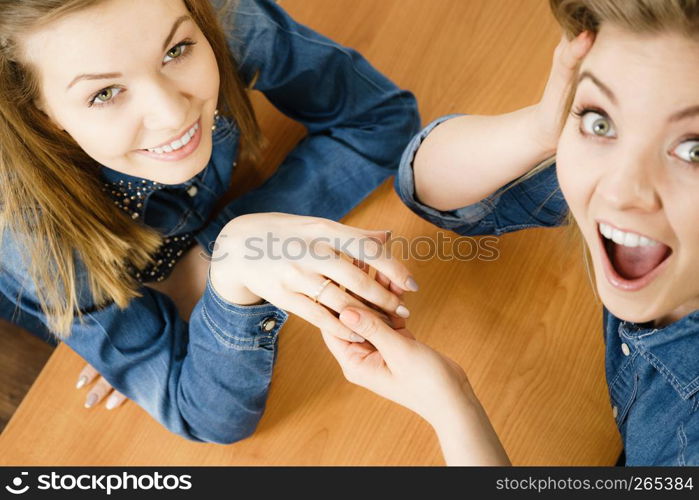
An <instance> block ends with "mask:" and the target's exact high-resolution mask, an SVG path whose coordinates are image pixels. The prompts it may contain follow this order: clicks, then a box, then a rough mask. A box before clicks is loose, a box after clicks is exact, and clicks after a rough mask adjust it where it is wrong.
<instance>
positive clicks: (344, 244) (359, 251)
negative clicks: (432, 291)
mask: <svg viewBox="0 0 699 500" xmlns="http://www.w3.org/2000/svg"><path fill="white" fill-rule="evenodd" d="M343 228H344V229H343V231H342V232H343V233H344V234H343V237H341V238H335V239H333V240H332V241H333V244H334V245H336V246H334V249H335V250H337V251H341V252H344V253H346V254H347V255H349V256H350V257H354V258H355V259H358V260H360V261H362V262H366V263H369V264H370V265H371V266H372V267H374V268H375V269H377V270H378V271H381V272H382V273H383V274H384V275H386V276H388V278H389V279H390V280H391V281H393V282H394V283H395V284H396V285H397V286H399V287H400V288H402V289H403V290H406V291H412V292H416V291H417V290H418V285H417V283H416V282H415V279H414V278H413V276H412V274H411V273H410V271H409V270H408V268H407V267H405V266H404V265H403V264H402V263H401V262H399V261H398V260H396V259H394V258H393V257H392V256H391V255H390V253H389V252H387V251H386V246H385V245H384V243H385V241H386V239H387V238H388V236H389V233H388V232H386V233H385V237H384V239H383V240H382V239H381V238H376V237H374V236H370V235H368V234H367V233H366V231H362V230H360V229H357V228H351V227H349V226H343Z"/></svg>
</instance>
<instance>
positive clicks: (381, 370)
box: [322, 307, 475, 425]
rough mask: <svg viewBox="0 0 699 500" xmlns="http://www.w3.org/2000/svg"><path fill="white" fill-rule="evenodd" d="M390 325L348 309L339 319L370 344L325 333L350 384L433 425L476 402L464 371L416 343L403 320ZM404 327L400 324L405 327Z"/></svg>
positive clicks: (327, 343) (397, 320) (423, 345)
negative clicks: (468, 403)
mask: <svg viewBox="0 0 699 500" xmlns="http://www.w3.org/2000/svg"><path fill="white" fill-rule="evenodd" d="M392 319H393V321H394V323H393V324H392V325H388V324H386V323H385V322H384V321H383V320H382V319H381V318H380V317H378V316H377V315H376V314H375V313H373V312H371V311H368V310H366V309H363V310H362V309H357V308H354V307H349V308H347V309H345V310H344V311H342V313H341V314H340V320H341V321H342V322H343V323H344V324H345V325H346V326H347V327H348V328H351V329H352V330H353V331H355V332H356V333H358V334H359V335H361V336H362V337H364V338H365V339H367V340H368V341H369V342H365V343H362V344H353V343H349V342H345V341H343V340H341V339H339V338H337V336H335V335H332V334H331V333H330V332H327V331H323V332H322V334H323V340H324V341H325V343H326V345H327V346H328V349H329V350H330V352H331V353H332V354H333V356H334V357H335V359H337V361H338V363H339V364H340V367H341V368H342V372H343V374H344V375H345V378H346V379H347V380H349V381H350V382H352V383H354V384H357V385H360V386H362V387H365V388H367V389H369V390H370V391H372V392H374V393H376V394H378V395H379V396H383V397H385V398H386V399H390V400H391V401H394V402H396V403H398V404H400V405H402V406H405V407H406V408H408V409H410V410H412V411H414V412H415V413H417V414H418V415H420V416H421V417H423V418H424V419H425V420H427V421H428V422H430V423H431V424H433V425H437V424H438V422H440V420H441V419H442V418H443V416H444V415H445V414H449V415H451V414H452V413H453V412H452V411H451V409H452V408H454V407H455V405H456V404H461V403H462V402H463V401H464V400H465V399H466V400H468V401H471V400H475V396H474V395H473V391H472V390H471V385H470V384H469V382H468V379H467V377H466V374H465V373H464V371H463V369H462V368H461V367H460V366H459V365H458V364H457V363H455V362H454V361H453V360H451V359H449V358H448V357H446V356H444V355H442V354H440V353H439V352H437V351H435V350H434V349H432V348H431V347H429V346H427V345H426V344H423V343H422V342H419V341H417V340H415V337H414V336H413V334H412V333H411V332H410V331H409V330H408V329H406V328H405V327H404V326H405V325H404V320H402V319H401V318H395V317H393V318H392ZM401 323H402V324H401Z"/></svg>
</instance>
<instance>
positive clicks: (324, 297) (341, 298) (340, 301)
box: [303, 276, 391, 324]
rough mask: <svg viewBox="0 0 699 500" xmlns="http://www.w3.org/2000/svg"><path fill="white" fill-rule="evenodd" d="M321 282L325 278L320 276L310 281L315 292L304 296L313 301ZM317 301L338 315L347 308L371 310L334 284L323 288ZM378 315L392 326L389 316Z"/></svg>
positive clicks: (306, 293)
mask: <svg viewBox="0 0 699 500" xmlns="http://www.w3.org/2000/svg"><path fill="white" fill-rule="evenodd" d="M320 280H324V278H323V277H322V276H319V277H317V278H316V279H314V280H309V283H310V282H313V283H314V284H313V285H312V286H310V287H308V288H310V289H312V290H314V292H311V293H308V290H304V291H303V293H304V295H307V296H308V297H310V298H311V300H313V294H314V293H316V292H317V290H318V288H319V285H318V283H321V284H322V283H323V282H321V281H320ZM316 300H317V303H318V304H322V305H323V306H326V307H327V308H328V309H329V310H330V311H332V312H335V313H337V314H338V315H339V314H340V312H342V311H343V310H344V309H346V308H347V307H358V308H362V309H369V308H370V306H368V305H366V304H365V303H363V302H361V301H360V300H357V299H356V298H355V297H353V296H352V295H351V294H350V293H348V291H343V290H342V289H340V287H338V286H337V285H336V284H335V283H333V282H330V283H328V284H327V285H325V286H324V287H323V289H322V290H321V292H320V294H318V295H317V296H316ZM377 313H378V314H379V315H380V316H381V318H382V319H383V320H384V321H385V322H386V323H389V324H390V321H391V320H390V317H389V315H387V314H385V313H384V312H382V311H377Z"/></svg>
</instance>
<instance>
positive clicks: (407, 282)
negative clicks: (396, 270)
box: [405, 276, 420, 292]
mask: <svg viewBox="0 0 699 500" xmlns="http://www.w3.org/2000/svg"><path fill="white" fill-rule="evenodd" d="M405 287H406V288H407V289H408V290H410V291H411V292H417V291H418V290H419V289H420V287H419V286H417V283H416V282H415V280H414V279H413V277H412V276H411V277H410V278H408V279H407V280H405Z"/></svg>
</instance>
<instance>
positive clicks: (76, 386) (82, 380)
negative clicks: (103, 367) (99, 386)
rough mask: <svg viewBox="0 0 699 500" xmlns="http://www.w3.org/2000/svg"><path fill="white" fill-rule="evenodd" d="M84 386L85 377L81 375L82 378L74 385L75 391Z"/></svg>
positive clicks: (85, 382)
mask: <svg viewBox="0 0 699 500" xmlns="http://www.w3.org/2000/svg"><path fill="white" fill-rule="evenodd" d="M85 384H87V377H86V376H85V375H83V376H82V377H80V378H79V379H78V383H77V384H75V388H76V389H80V388H81V387H82V386H84V385H85Z"/></svg>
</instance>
